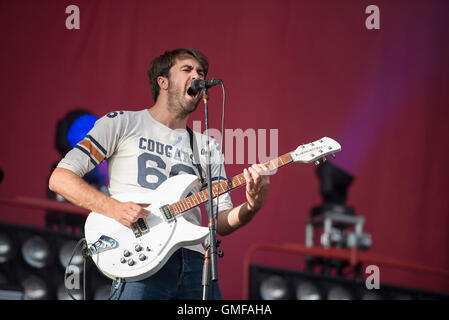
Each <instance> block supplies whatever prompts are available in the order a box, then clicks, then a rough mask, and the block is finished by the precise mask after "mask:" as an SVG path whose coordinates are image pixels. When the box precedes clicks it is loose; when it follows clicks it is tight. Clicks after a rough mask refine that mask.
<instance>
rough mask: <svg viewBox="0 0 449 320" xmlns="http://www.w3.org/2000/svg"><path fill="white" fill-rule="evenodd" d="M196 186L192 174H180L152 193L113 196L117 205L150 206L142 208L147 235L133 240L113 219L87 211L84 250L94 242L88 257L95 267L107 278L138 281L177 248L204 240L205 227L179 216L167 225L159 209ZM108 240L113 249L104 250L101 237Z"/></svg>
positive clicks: (129, 232) (104, 245) (207, 231)
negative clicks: (92, 249) (131, 203)
mask: <svg viewBox="0 0 449 320" xmlns="http://www.w3.org/2000/svg"><path fill="white" fill-rule="evenodd" d="M198 183H199V181H198V178H197V177H196V176H194V175H189V174H182V175H177V176H174V177H171V178H169V179H167V180H166V181H164V182H163V183H162V184H161V185H160V186H159V187H158V188H157V189H156V190H154V191H149V192H148V193H140V194H125V193H123V194H119V195H116V196H113V198H115V199H117V200H118V201H121V202H127V201H132V202H135V203H145V204H150V205H149V206H146V209H148V210H150V211H151V213H150V215H149V216H147V217H146V223H147V226H148V230H149V231H148V232H146V233H145V234H142V235H141V236H139V237H136V235H135V234H134V232H133V230H132V229H131V228H128V227H126V226H124V225H122V224H121V223H119V222H118V221H116V220H115V219H112V218H109V217H107V216H105V215H103V214H100V213H96V212H91V213H90V214H89V216H88V217H87V220H86V224H85V227H84V231H85V237H86V241H87V246H88V248H89V247H91V248H92V244H95V243H96V246H95V247H96V248H97V249H98V250H94V251H93V252H91V257H92V260H93V261H94V263H95V264H96V265H97V267H98V268H99V269H100V270H101V272H103V273H104V274H105V275H106V276H108V277H109V278H111V279H118V278H122V279H126V281H138V280H142V279H144V278H147V277H149V276H151V275H153V274H154V273H156V272H157V271H158V270H160V269H161V268H162V267H163V266H164V264H165V263H166V262H167V260H168V259H169V258H170V256H171V255H172V254H173V253H174V252H175V251H176V250H177V249H179V248H181V247H183V246H186V245H194V244H198V243H201V242H203V241H204V240H205V238H206V237H207V235H208V233H209V229H208V228H207V227H201V226H197V225H194V224H193V223H190V222H189V221H187V220H186V219H185V218H183V217H178V218H176V220H175V221H171V222H167V220H166V219H165V218H164V216H163V214H162V213H161V211H160V208H161V207H162V206H164V205H166V204H170V203H173V202H176V201H178V200H180V199H182V198H184V197H186V196H187V195H188V194H189V192H190V190H191V189H192V188H193V187H195V186H196V185H197V184H198ZM104 236H106V238H107V239H111V241H112V243H113V246H112V247H109V248H108V247H107V245H106V244H105V242H104V241H99V239H101V238H105V237H104Z"/></svg>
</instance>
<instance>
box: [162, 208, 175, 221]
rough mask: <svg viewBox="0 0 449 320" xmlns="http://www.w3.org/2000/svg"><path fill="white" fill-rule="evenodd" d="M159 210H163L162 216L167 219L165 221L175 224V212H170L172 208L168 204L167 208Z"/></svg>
mask: <svg viewBox="0 0 449 320" xmlns="http://www.w3.org/2000/svg"><path fill="white" fill-rule="evenodd" d="M159 210H161V212H162V216H163V217H164V218H165V221H167V222H173V221H175V220H176V218H175V216H174V215H173V212H172V211H171V210H170V206H169V205H168V204H166V205H165V206H162V207H161V208H160V209H159Z"/></svg>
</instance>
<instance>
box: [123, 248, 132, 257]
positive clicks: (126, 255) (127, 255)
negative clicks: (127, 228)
mask: <svg viewBox="0 0 449 320" xmlns="http://www.w3.org/2000/svg"><path fill="white" fill-rule="evenodd" d="M123 255H124V256H125V257H129V256H130V255H131V252H129V251H128V250H125V251H123Z"/></svg>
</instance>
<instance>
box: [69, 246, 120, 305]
mask: <svg viewBox="0 0 449 320" xmlns="http://www.w3.org/2000/svg"><path fill="white" fill-rule="evenodd" d="M82 243H86V238H81V239H80V240H79V241H78V243H77V244H76V245H75V248H74V249H73V251H72V255H71V257H70V260H69V263H68V264H67V266H66V268H65V274H64V288H65V291H66V293H67V294H68V295H69V296H70V298H72V299H73V300H78V299H76V298H75V297H74V296H73V295H72V293H71V292H70V291H69V289H68V288H67V286H66V285H65V280H66V276H67V271H68V268H69V266H70V265H71V263H72V260H73V257H74V256H75V253H76V251H77V250H78V247H79V246H80V244H82ZM86 245H87V244H86ZM86 259H87V258H86V256H85V255H84V254H83V299H82V300H86ZM116 281H117V283H116V285H115V287H114V291H113V292H112V293H111V294H110V295H109V297H108V298H107V299H106V300H110V299H111V298H112V296H113V295H114V294H115V293H116V292H117V290H118V287H119V285H120V283H121V281H122V279H117V280H116Z"/></svg>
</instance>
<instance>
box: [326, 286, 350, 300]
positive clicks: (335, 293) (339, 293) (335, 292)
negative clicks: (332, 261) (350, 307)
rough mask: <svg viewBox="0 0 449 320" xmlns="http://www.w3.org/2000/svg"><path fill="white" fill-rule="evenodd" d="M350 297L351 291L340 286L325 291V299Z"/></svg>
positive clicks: (347, 298)
mask: <svg viewBox="0 0 449 320" xmlns="http://www.w3.org/2000/svg"><path fill="white" fill-rule="evenodd" d="M352 299H353V297H352V295H351V293H350V292H349V291H348V290H347V289H345V288H343V287H341V286H336V287H332V288H331V289H330V290H329V292H328V293H327V300H352Z"/></svg>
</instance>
